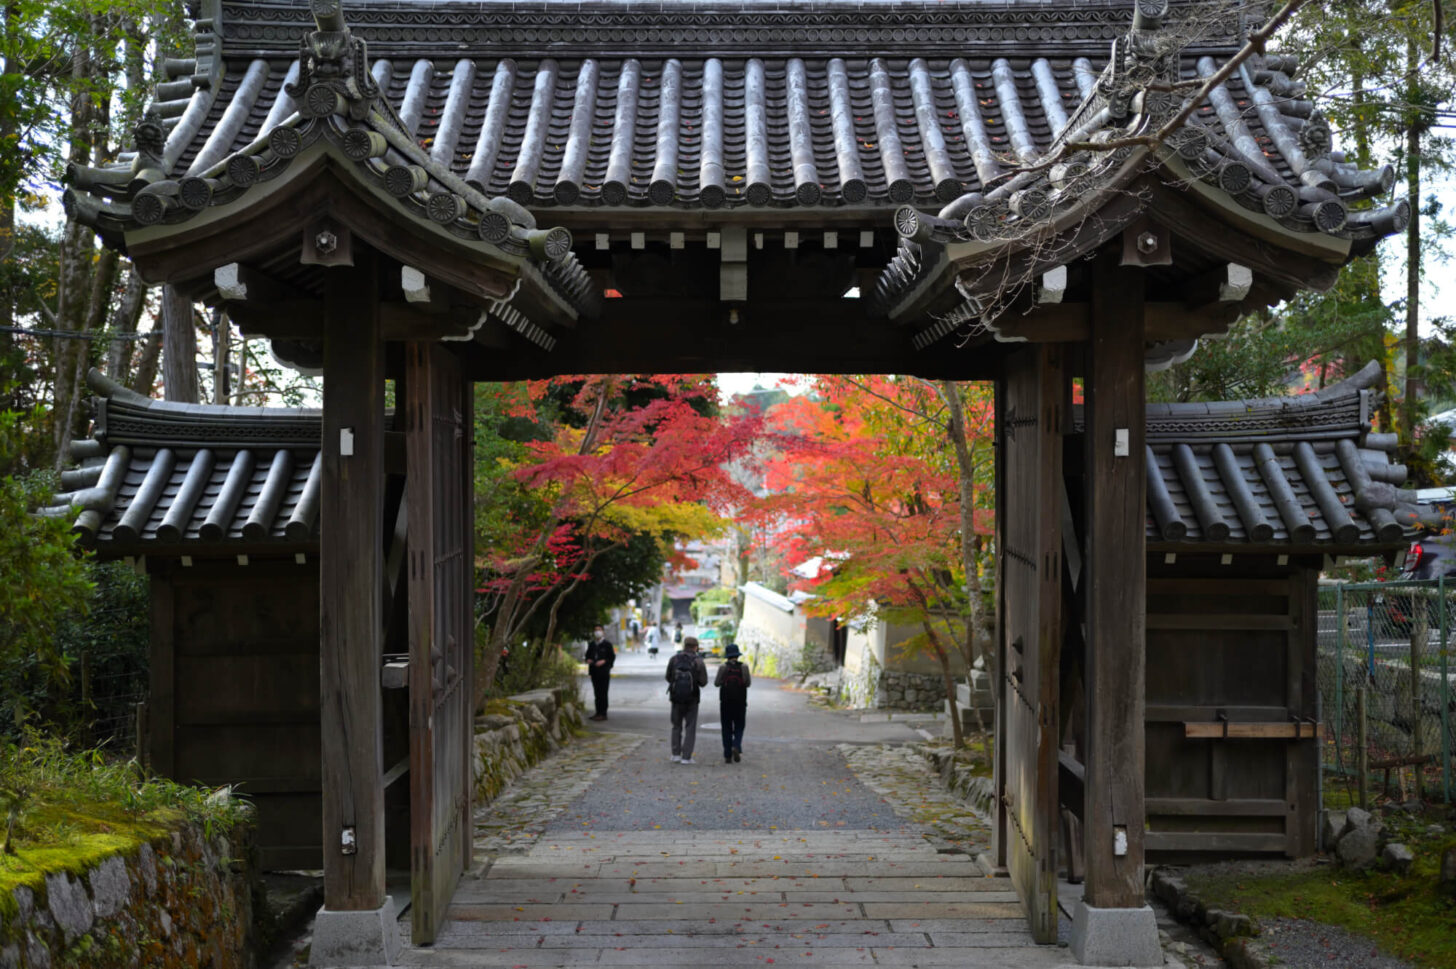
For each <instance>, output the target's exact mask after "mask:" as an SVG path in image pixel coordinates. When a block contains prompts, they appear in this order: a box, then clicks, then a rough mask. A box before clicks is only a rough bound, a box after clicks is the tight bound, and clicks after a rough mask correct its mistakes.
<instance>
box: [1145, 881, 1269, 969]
mask: <svg viewBox="0 0 1456 969" xmlns="http://www.w3.org/2000/svg"><path fill="white" fill-rule="evenodd" d="M1149 882H1150V888H1151V891H1152V894H1153V895H1154V896H1155V897H1157V898H1158V899H1160V900H1162V902H1163V903H1164V904H1166V905H1167V906H1168V910H1169V911H1170V912H1172V913H1173V917H1174V918H1176V919H1177V920H1178V921H1180V922H1182V923H1183V924H1184V925H1187V926H1189V927H1190V928H1192V929H1193V931H1195V932H1196V933H1198V935H1199V937H1200V938H1202V939H1203V940H1205V941H1206V942H1208V943H1209V944H1210V945H1212V946H1213V947H1214V948H1215V949H1216V950H1218V953H1219V954H1220V955H1221V956H1223V958H1224V961H1225V962H1227V963H1228V964H1229V966H1230V967H1231V969H1272V967H1274V966H1277V965H1279V964H1280V961H1279V957H1278V956H1276V955H1275V954H1274V950H1273V949H1271V948H1269V946H1268V945H1267V944H1265V943H1264V942H1263V941H1262V940H1260V939H1259V938H1258V936H1259V935H1261V934H1262V933H1263V928H1262V927H1261V926H1260V925H1259V923H1258V921H1257V920H1255V919H1253V918H1251V917H1250V916H1247V915H1240V914H1239V913H1237V912H1230V911H1227V910H1226V909H1219V908H1209V907H1208V903H1207V902H1205V901H1204V900H1203V899H1202V898H1201V897H1200V896H1199V895H1198V893H1197V892H1195V891H1193V890H1192V889H1191V888H1189V887H1188V883H1187V882H1185V881H1184V880H1183V879H1182V878H1181V877H1180V876H1179V875H1178V874H1177V869H1172V868H1158V869H1156V870H1155V871H1154V872H1153V874H1152V877H1151V878H1150V879H1149Z"/></svg>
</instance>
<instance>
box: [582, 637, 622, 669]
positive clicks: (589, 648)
mask: <svg viewBox="0 0 1456 969" xmlns="http://www.w3.org/2000/svg"><path fill="white" fill-rule="evenodd" d="M599 659H604V660H606V661H607V665H606V666H593V665H591V664H592V663H593V662H594V661H595V660H599ZM616 662H617V650H616V648H615V647H613V646H612V641H611V640H610V639H603V640H601V641H600V642H596V643H587V644H586V663H587V667H586V669H587V672H588V673H590V674H591V675H592V676H606V675H607V674H608V673H610V672H611V670H612V666H613V665H615V664H616Z"/></svg>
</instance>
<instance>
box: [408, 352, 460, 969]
mask: <svg viewBox="0 0 1456 969" xmlns="http://www.w3.org/2000/svg"><path fill="white" fill-rule="evenodd" d="M405 354H406V363H405V396H406V405H405V413H406V421H407V427H406V430H405V436H406V440H407V441H408V457H409V466H410V468H412V469H414V468H418V469H426V468H427V469H429V473H428V474H410V475H409V476H408V481H409V491H408V495H407V498H406V500H407V502H408V504H409V516H410V517H409V534H410V542H409V559H410V562H409V583H410V593H409V597H410V660H409V691H410V697H409V705H410V766H409V771H410V778H411V781H410V876H411V884H412V886H413V887H412V891H411V895H412V903H411V904H412V906H413V909H414V912H415V915H414V919H413V922H412V926H413V937H414V941H415V942H417V943H427V942H432V941H434V938H435V934H436V932H437V931H438V929H439V926H440V923H441V922H442V921H443V917H444V911H445V907H446V906H447V905H449V904H450V897H451V896H452V895H453V894H454V892H455V883H456V882H457V881H458V880H459V878H460V874H461V872H462V871H464V870H465V869H467V868H468V867H469V866H470V858H471V847H472V836H473V822H472V820H471V792H472V789H473V787H474V778H475V772H474V763H473V758H474V739H473V738H474V724H475V709H474V708H475V698H474V695H473V689H472V683H473V678H472V670H473V668H474V655H475V649H474V644H475V641H474V635H473V633H474V628H475V616H474V611H473V609H472V599H471V591H472V589H473V587H474V585H475V582H474V578H475V529H474V517H473V515H472V511H473V509H474V500H473V491H472V486H473V483H474V464H473V456H472V452H473V447H472V440H473V434H474V418H473V415H474V408H473V406H472V397H473V395H472V393H471V385H470V383H469V382H468V381H466V380H464V379H463V374H462V371H461V366H460V359H459V357H457V356H456V355H455V354H452V353H451V352H450V351H448V350H446V349H445V348H443V347H442V346H441V345H440V344H436V343H422V342H417V343H410V344H407V345H406V348H405Z"/></svg>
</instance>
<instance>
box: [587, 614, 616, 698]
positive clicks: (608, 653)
mask: <svg viewBox="0 0 1456 969" xmlns="http://www.w3.org/2000/svg"><path fill="white" fill-rule="evenodd" d="M616 661H617V650H616V649H615V648H613V646H612V641H611V640H609V639H608V638H607V632H606V630H605V629H603V628H602V627H601V626H597V627H596V628H595V629H593V630H592V638H591V642H589V643H587V644H586V671H587V673H588V674H589V675H590V676H591V685H592V698H593V699H594V700H595V701H596V705H597V712H596V715H595V716H593V717H592V718H591V719H593V720H605V719H607V689H608V688H609V687H610V686H611V683H612V680H611V677H612V664H613V663H615V662H616Z"/></svg>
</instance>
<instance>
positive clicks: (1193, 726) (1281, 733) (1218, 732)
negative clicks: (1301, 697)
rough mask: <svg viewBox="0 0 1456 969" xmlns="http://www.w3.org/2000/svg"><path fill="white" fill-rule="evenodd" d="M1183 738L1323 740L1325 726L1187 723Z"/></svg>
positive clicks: (1216, 722)
mask: <svg viewBox="0 0 1456 969" xmlns="http://www.w3.org/2000/svg"><path fill="white" fill-rule="evenodd" d="M1183 736H1184V737H1187V738H1188V739H1190V740H1314V739H1316V738H1318V739H1320V740H1323V739H1324V738H1325V725H1324V724H1322V723H1300V722H1298V721H1294V720H1290V721H1285V722H1284V723H1231V722H1225V721H1221V720H1219V721H1212V722H1209V721H1199V722H1188V721H1185V722H1184V724H1183Z"/></svg>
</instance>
